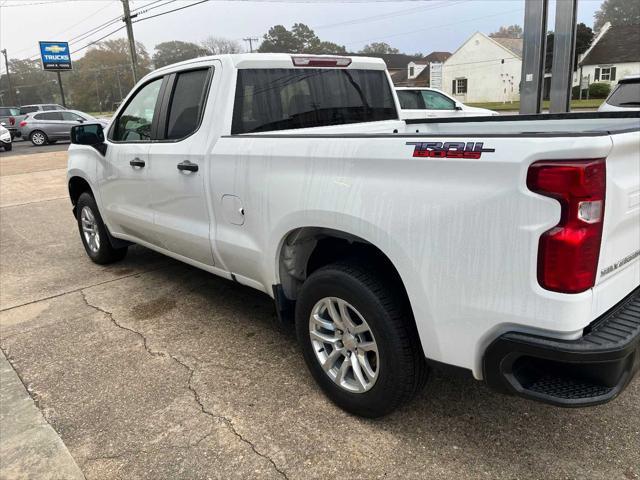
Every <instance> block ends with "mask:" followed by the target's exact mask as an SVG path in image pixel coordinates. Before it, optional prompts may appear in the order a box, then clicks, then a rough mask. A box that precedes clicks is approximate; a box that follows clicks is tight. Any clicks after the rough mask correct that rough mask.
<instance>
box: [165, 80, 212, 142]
mask: <svg viewBox="0 0 640 480" xmlns="http://www.w3.org/2000/svg"><path fill="white" fill-rule="evenodd" d="M208 77H209V70H208V69H205V70H192V71H189V72H184V73H179V74H178V75H177V76H176V80H175V84H174V85H175V86H174V89H173V95H172V97H171V106H170V107H169V118H168V122H167V134H166V138H167V139H170V140H176V139H179V138H184V137H186V136H188V135H191V134H192V133H193V132H195V131H196V130H197V129H198V125H199V124H200V116H201V114H202V109H203V108H204V101H205V96H206V91H207V78H208Z"/></svg>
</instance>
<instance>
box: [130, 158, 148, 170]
mask: <svg viewBox="0 0 640 480" xmlns="http://www.w3.org/2000/svg"><path fill="white" fill-rule="evenodd" d="M129 165H131V166H132V167H140V168H142V167H144V166H145V163H144V160H140V159H139V158H138V157H136V158H134V159H133V160H131V161H130V162H129Z"/></svg>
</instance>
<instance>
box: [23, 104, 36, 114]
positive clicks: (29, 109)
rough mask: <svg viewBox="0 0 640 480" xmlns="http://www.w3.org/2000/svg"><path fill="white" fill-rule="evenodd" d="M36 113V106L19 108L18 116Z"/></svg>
mask: <svg viewBox="0 0 640 480" xmlns="http://www.w3.org/2000/svg"><path fill="white" fill-rule="evenodd" d="M37 111H38V107H36V106H31V107H29V106H27V107H20V115H25V114H27V113H31V112H37Z"/></svg>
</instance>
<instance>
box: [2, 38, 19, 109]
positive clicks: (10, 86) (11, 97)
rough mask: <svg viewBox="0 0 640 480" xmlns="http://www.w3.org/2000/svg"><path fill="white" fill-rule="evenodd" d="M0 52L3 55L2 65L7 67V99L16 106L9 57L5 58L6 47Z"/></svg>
mask: <svg viewBox="0 0 640 480" xmlns="http://www.w3.org/2000/svg"><path fill="white" fill-rule="evenodd" d="M1 51H2V54H3V55H4V66H5V68H6V69H7V84H8V86H9V99H10V101H11V105H12V106H14V107H17V106H18V104H17V103H16V93H15V92H14V91H13V85H12V84H11V74H10V73H9V59H8V58H7V49H6V48H3V49H2V50H1Z"/></svg>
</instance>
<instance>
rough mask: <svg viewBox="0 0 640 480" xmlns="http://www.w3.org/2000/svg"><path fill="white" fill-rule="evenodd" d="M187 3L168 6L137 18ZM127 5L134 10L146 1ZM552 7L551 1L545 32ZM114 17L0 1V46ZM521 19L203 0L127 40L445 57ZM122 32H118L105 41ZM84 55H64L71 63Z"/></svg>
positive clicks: (99, 8)
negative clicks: (287, 41)
mask: <svg viewBox="0 0 640 480" xmlns="http://www.w3.org/2000/svg"><path fill="white" fill-rule="evenodd" d="M168 1H169V0H161V1H160V2H159V3H155V5H162V3H164V2H168ZM559 1H563V0H559ZM193 2H194V0H175V1H173V2H172V3H169V4H168V5H166V6H163V7H160V8H156V9H154V10H153V11H150V12H148V13H146V14H144V13H143V14H141V15H140V17H141V18H142V17H145V16H150V15H152V14H156V13H160V12H163V11H165V10H169V9H173V8H176V7H181V6H185V5H188V4H190V3H193ZM130 3H131V8H132V9H137V8H141V7H144V6H145V5H150V4H151V3H152V0H130ZM601 3H602V1H601V0H579V3H578V21H579V22H584V23H586V24H587V25H588V26H590V27H593V14H594V12H595V11H596V10H598V8H599V7H600V4H601ZM554 9H555V2H553V1H552V3H551V5H550V8H549V10H550V19H549V29H550V30H553V12H554ZM118 15H122V3H121V1H120V0H0V46H1V48H6V49H7V50H8V53H9V57H10V58H27V57H29V56H32V55H37V53H38V46H37V45H38V44H37V42H38V41H39V40H59V41H66V40H70V39H72V38H73V37H77V36H78V35H80V34H82V33H84V32H86V31H88V30H90V29H91V28H93V27H96V26H99V25H101V24H102V23H104V22H106V21H108V20H111V19H112V18H115V17H117V16H118ZM523 17H524V0H431V1H419V0H415V1H400V0H396V1H378V2H373V1H358V0H349V1H343V2H341V1H337V0H335V1H313V0H307V1H304V0H298V1H288V2H287V1H262V2H255V1H210V2H207V3H202V4H200V5H195V6H193V7H190V8H186V9H184V10H181V11H178V12H174V13H170V14H167V15H163V16H159V17H157V18H153V19H150V20H147V21H144V22H140V23H137V24H134V35H135V38H136V40H138V41H141V42H142V43H144V44H145V46H146V47H147V49H148V51H149V53H153V46H154V45H156V44H157V43H160V42H163V41H168V40H183V41H191V42H198V41H200V40H202V39H203V38H204V37H206V36H208V35H214V36H222V37H227V38H232V39H237V40H239V41H242V38H243V37H249V36H251V37H258V38H262V35H263V34H264V33H265V32H266V31H267V30H268V29H269V27H271V26H272V25H276V24H282V25H285V26H286V27H287V28H290V27H291V25H292V24H293V23H295V22H302V23H305V24H307V25H309V26H310V27H312V28H313V29H314V30H315V31H316V34H317V35H318V36H319V37H320V38H321V39H322V40H328V41H332V42H335V43H338V44H340V45H345V46H346V47H347V50H353V51H357V50H359V49H361V48H362V47H363V46H364V45H365V44H367V43H370V42H387V43H389V44H390V45H392V46H393V47H396V48H398V49H400V51H401V52H405V53H415V52H422V53H424V54H428V53H429V52H431V51H450V52H453V51H455V50H456V48H458V47H459V46H460V45H461V44H462V42H464V41H465V40H466V39H467V38H468V37H469V36H470V35H471V34H472V33H474V32H476V31H481V32H484V33H491V32H492V31H495V30H497V29H498V28H499V27H500V26H501V25H511V24H514V23H517V24H520V25H523ZM120 25H122V24H121V23H116V24H114V25H113V26H111V27H109V28H106V29H105V30H102V31H100V32H97V33H95V35H92V36H89V37H87V38H86V39H83V40H80V41H78V42H77V43H76V44H74V45H72V47H71V51H72V52H73V50H74V49H76V48H79V47H82V46H84V45H85V44H87V43H89V42H90V41H91V40H94V39H98V38H99V37H100V36H102V35H105V34H107V33H109V32H110V31H112V30H114V29H115V28H117V27H119V26H120ZM124 34H125V31H124V30H122V31H120V32H118V33H116V34H114V35H113V36H111V37H109V38H117V37H123V36H124ZM243 45H244V42H243ZM85 51H86V50H84V51H82V52H81V53H80V52H79V53H77V54H76V55H73V56H72V57H75V58H78V57H79V56H81V55H82V54H84V52H85ZM3 67H4V65H3ZM2 70H4V68H3V69H2Z"/></svg>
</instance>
